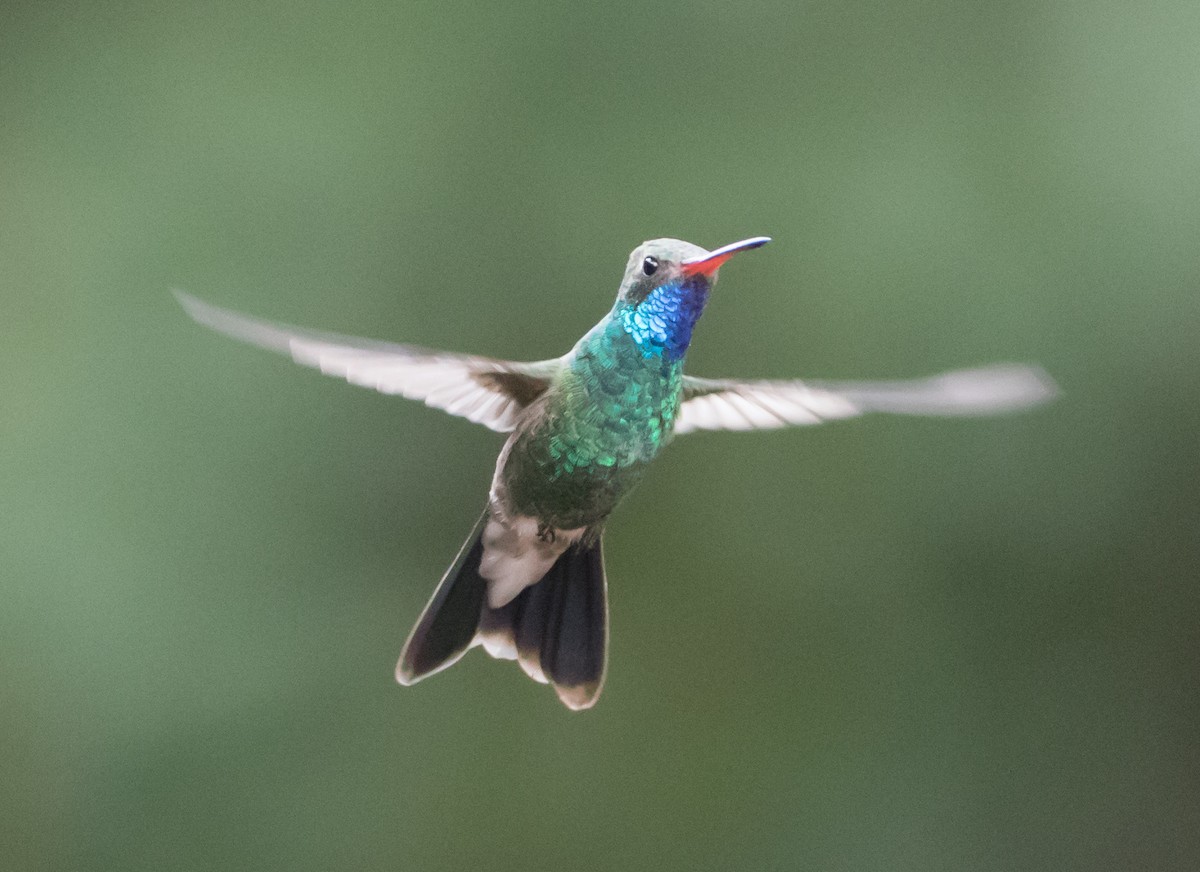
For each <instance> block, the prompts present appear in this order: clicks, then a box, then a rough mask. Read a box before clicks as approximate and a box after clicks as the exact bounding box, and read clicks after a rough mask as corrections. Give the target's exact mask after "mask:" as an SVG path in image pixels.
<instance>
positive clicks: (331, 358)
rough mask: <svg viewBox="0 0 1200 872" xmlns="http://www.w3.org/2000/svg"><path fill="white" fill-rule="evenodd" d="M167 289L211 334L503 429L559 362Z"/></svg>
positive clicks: (510, 424)
mask: <svg viewBox="0 0 1200 872" xmlns="http://www.w3.org/2000/svg"><path fill="white" fill-rule="evenodd" d="M174 294H175V297H176V298H177V299H178V300H179V302H180V303H181V304H182V305H183V308H184V309H185V310H186V311H187V313H188V314H189V315H190V316H191V317H192V318H193V319H194V320H195V321H196V322H197V323H199V324H203V325H204V326H205V327H211V328H212V329H213V330H216V331H217V332H218V333H224V334H225V335H226V336H231V337H233V338H234V339H239V340H241V341H242V342H248V343H249V344H251V345H257V346H259V347H260V348H266V349H269V350H271V351H277V352H280V353H282V354H287V355H290V356H291V358H292V360H294V361H295V362H296V363H300V364H303V365H305V366H311V367H313V368H314V369H319V370H321V372H323V373H325V374H326V375H333V376H339V377H341V378H344V379H345V380H346V381H348V382H350V383H351V384H356V385H361V386H363V387H368V388H374V389H375V390H377V391H380V392H381V393H385V394H399V395H400V396H403V397H407V398H409V399H411V400H423V401H424V402H425V404H426V405H428V406H433V407H435V408H438V409H444V410H445V411H447V412H449V413H450V414H452V415H458V416H460V417H463V418H466V419H467V420H468V421H474V422H475V423H477V424H483V425H485V426H487V427H490V428H491V429H493V430H498V431H500V432H502V433H505V432H508V431H510V430H512V429H513V428H514V427H515V426H516V422H517V416H518V415H519V414H520V412H521V410H522V409H524V408H525V407H526V406H528V405H529V404H530V403H531V402H533V401H534V400H535V399H537V397H538V396H540V395H541V393H542V392H543V391H545V390H546V388H547V386H549V384H550V380H551V379H552V378H553V377H554V374H555V373H556V372H557V371H558V368H559V361H557V360H544V361H539V362H537V363H511V362H509V361H504V360H493V359H491V358H488V357H476V356H473V355H467V354H450V353H448V352H444V351H432V350H430V349H427V348H419V347H417V346H415V345H395V344H392V343H389V342H377V341H375V340H373V339H359V338H357V337H354V336H340V335H338V334H336V333H325V332H321V331H317V330H307V329H305V328H303V327H291V326H289V325H287V324H274V323H271V322H270V321H260V320H259V319H257V318H251V317H249V316H246V315H241V314H238V313H237V312H232V311H230V310H228V309H222V308H220V307H218V306H213V305H211V304H209V303H206V302H204V301H203V300H199V299H197V298H196V297H193V296H191V295H190V294H185V293H184V292H182V291H174Z"/></svg>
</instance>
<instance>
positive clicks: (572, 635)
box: [396, 512, 608, 709]
mask: <svg viewBox="0 0 1200 872" xmlns="http://www.w3.org/2000/svg"><path fill="white" fill-rule="evenodd" d="M487 520H488V515H487V512H484V514H483V517H481V518H480V519H479V523H477V524H476V525H475V529H474V530H472V531H471V535H470V536H469V537H468V538H467V541H466V543H464V544H463V547H462V550H461V551H459V552H458V557H457V558H455V560H454V563H453V564H451V566H450V568H449V569H448V570H446V574H445V575H444V576H442V580H441V582H440V583H439V584H438V586H437V589H436V590H435V591H434V592H433V596H432V597H431V598H430V600H429V604H428V605H426V606H425V611H423V612H422V613H421V617H420V619H418V621H417V625H416V626H415V627H414V628H413V631H412V633H411V634H409V637H408V641H407V642H405V643H404V650H403V651H402V652H401V653H400V662H399V663H397V664H396V680H397V681H399V682H400V683H401V684H416V683H417V682H418V681H420V680H421V679H422V678H424V677H425V676H427V675H432V674H433V673H435V672H439V671H441V670H442V669H445V668H446V667H447V666H449V665H451V664H452V663H454V662H455V661H457V660H458V658H460V657H462V655H463V654H464V653H466V651H467V649H468V648H470V647H471V646H472V645H473V644H476V643H478V642H480V641H482V637H486V638H487V640H488V643H489V645H492V646H493V648H494V649H496V650H506V651H513V652H515V653H516V657H517V659H518V660H519V661H520V663H521V666H522V668H524V670H525V671H526V672H527V673H529V675H531V676H532V677H534V678H536V679H538V680H539V681H544V682H549V683H550V684H552V685H554V690H555V692H557V693H558V698H559V699H561V700H562V701H563V703H564V704H565V705H566V706H567V707H568V708H572V709H586V708H591V707H592V705H593V704H594V703H595V702H596V699H597V697H599V696H600V688H601V687H602V686H603V684H604V667H605V661H606V658H607V649H608V598H607V593H606V590H605V582H604V558H603V555H602V554H601V549H600V540H599V538H596V540H595V541H593V542H591V543H589V544H586V545H585V544H581V543H578V542H577V543H575V544H573V545H571V546H570V547H569V548H567V550H566V551H564V552H563V553H562V555H561V556H559V558H558V560H557V561H556V562H555V564H554V565H553V566H552V567H551V568H550V571H549V572H547V573H546V575H545V576H544V577H543V578H542V580H541V581H539V582H538V583H537V584H534V585H531V586H530V587H527V588H525V589H524V590H523V591H521V592H520V593H519V594H518V595H517V596H516V598H514V599H513V601H512V602H510V603H508V604H507V605H505V606H503V607H501V608H499V609H493V608H489V607H488V606H487V581H486V580H485V579H484V578H483V577H482V576H480V574H479V563H480V560H481V558H482V557H483V543H482V542H481V541H480V538H481V536H482V535H483V529H484V526H485V525H486V524H487ZM508 656H510V657H511V656H512V654H509V655H508Z"/></svg>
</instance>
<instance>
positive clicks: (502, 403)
mask: <svg viewBox="0 0 1200 872" xmlns="http://www.w3.org/2000/svg"><path fill="white" fill-rule="evenodd" d="M769 241H770V240H769V239H768V238H767V237H765V236H756V237H754V238H752V239H745V240H742V241H741V242H735V243H732V244H731V245H725V246H722V247H721V248H717V249H715V250H713V251H706V250H704V249H703V248H700V247H699V246H696V245H692V244H691V243H689V242H684V241H682V240H679V239H654V240H650V241H649V242H644V243H642V244H641V245H640V246H638V247H637V248H636V249H634V251H633V253H632V254H631V255H630V257H629V263H628V265H627V266H626V267H625V277H624V279H623V280H622V281H621V288H620V291H619V292H618V293H617V300H616V303H614V304H613V307H612V309H611V310H610V311H609V312H608V314H607V315H605V316H604V317H603V318H602V319H601V320H600V322H599V323H598V324H597V325H596V326H595V327H593V328H592V329H591V330H589V331H588V332H587V333H586V334H585V335H584V337H583V338H582V339H580V340H579V341H578V342H577V343H575V347H574V348H572V349H571V350H570V351H568V352H567V353H566V354H565V355H563V356H562V357H558V358H554V359H553V360H543V361H538V362H535V363H515V362H510V361H504V360H494V359H491V358H487V357H476V356H473V355H463V354H452V353H449V352H443V351H432V350H429V349H425V348H419V347H417V346H413V345H394V344H391V343H385V342H377V341H374V340H369V339H358V338H355V337H351V336H340V335H337V334H334V333H325V332H319V331H314V330H307V329H303V328H298V327H291V326H288V325H285V324H276V323H271V322H267V321H261V320H258V319H255V318H250V317H247V316H245V315H240V314H238V313H236V312H231V311H228V310H226V309H221V308H218V307H216V306H213V305H210V304H208V303H205V302H203V301H201V300H198V299H196V298H195V297H192V296H190V295H188V294H185V293H182V292H180V291H176V292H175V294H176V296H177V297H178V299H179V301H180V303H182V304H183V307H184V308H185V309H186V310H187V312H188V314H189V315H191V317H192V318H194V319H195V320H196V321H197V322H199V323H201V324H204V325H206V326H208V327H211V328H212V329H214V330H216V331H218V332H220V333H224V334H226V335H227V336H231V337H233V338H235V339H240V340H242V341H244V342H248V343H250V344H252V345H258V346H261V347H263V348H267V349H270V350H273V351H279V352H283V353H285V354H289V355H291V357H292V359H293V360H294V361H296V362H297V363H301V364H304V365H306V366H311V367H314V368H317V369H320V370H321V371H322V372H324V373H326V374H328V375H335V376H340V377H342V378H344V379H346V380H347V381H348V382H351V383H352V384H357V385H362V386H364V387H370V388H374V389H376V390H378V391H381V392H383V393H385V394H400V395H401V396H404V397H408V398H409V399H417V400H423V401H424V402H425V403H426V404H427V405H430V406H434V407H436V408H440V409H444V410H446V411H447V412H449V413H451V414H452V415H459V416H462V417H464V418H466V419H468V420H470V421H474V422H476V423H479V424H483V425H484V426H487V427H490V428H491V429H492V430H497V431H499V432H501V433H508V434H509V436H508V439H507V441H506V442H505V443H504V447H503V448H502V449H501V450H500V457H499V458H498V459H497V461H496V471H495V475H494V476H493V478H492V486H491V490H490V492H489V494H488V501H487V507H486V508H485V509H484V511H483V514H482V515H481V516H480V518H479V521H478V522H477V523H476V524H475V528H474V529H473V530H472V531H471V534H470V535H469V536H468V537H467V541H466V543H465V544H464V545H463V547H462V550H461V551H459V553H458V556H457V557H456V558H455V560H454V562H453V563H452V564H451V565H450V568H449V569H448V570H446V574H445V575H444V576H443V577H442V580H441V582H440V583H439V584H438V586H437V588H436V589H435V590H434V592H433V596H432V598H431V599H430V600H429V603H428V605H426V606H425V610H424V611H423V612H422V613H421V616H420V618H419V619H418V620H417V623H416V626H415V627H414V628H413V631H412V633H411V634H409V637H408V641H407V642H406V643H405V645H404V650H403V652H402V653H401V655H400V661H399V663H398V664H397V665H396V679H397V680H398V681H399V682H400V683H401V684H405V685H408V684H414V683H416V682H417V681H420V680H421V679H422V678H425V677H426V676H428V675H432V674H433V673H435V672H438V671H440V670H442V669H445V668H446V667H447V666H449V665H451V664H452V663H454V662H455V661H457V660H458V659H459V658H460V657H461V656H462V655H463V654H464V653H465V652H466V651H467V649H468V648H471V647H473V646H475V645H482V646H483V647H484V649H485V650H486V651H487V652H488V653H489V654H490V655H492V656H493V657H498V658H505V659H510V660H516V661H517V662H518V663H519V664H520V665H521V668H522V669H524V670H525V672H526V673H527V674H528V675H529V676H530V677H531V678H533V679H535V680H537V681H540V682H543V683H549V684H551V685H552V686H553V687H554V689H555V691H556V692H557V694H558V697H559V699H561V700H562V701H563V703H565V704H566V705H567V706H568V707H569V708H572V709H586V708H590V707H591V706H592V705H593V704H594V703H595V702H596V699H597V698H598V697H599V695H600V689H601V687H602V685H603V684H604V673H605V666H606V663H607V647H608V601H607V586H606V582H605V576H604V560H603V557H602V554H601V543H600V540H601V535H602V533H603V530H604V524H605V521H606V520H607V519H608V516H609V514H610V513H611V512H612V510H613V509H615V508H616V506H617V504H618V503H619V502H620V501H621V499H622V498H623V497H624V496H625V494H627V493H628V492H629V490H630V489H631V488H632V487H633V486H634V485H635V484H636V483H637V482H638V480H639V479H640V478H641V477H642V475H643V473H644V472H645V471H646V468H647V466H648V465H649V464H650V461H652V460H653V459H654V458H655V457H656V456H657V455H658V453H659V452H660V451H661V450H662V448H663V447H664V446H665V445H666V444H667V443H668V442H669V441H670V440H671V439H672V437H674V436H678V435H681V434H683V433H690V432H692V431H693V430H755V429H771V428H776V427H786V426H791V425H803V424H818V423H820V422H822V421H828V420H834V419H839V418H850V417H854V416H856V415H861V414H863V413H865V412H892V413H898V414H910V415H988V414H996V413H1001V412H1009V411H1014V410H1018V409H1023V408H1027V407H1030V406H1033V405H1036V404H1038V403H1041V402H1044V401H1046V400H1048V399H1050V398H1051V397H1052V396H1053V395H1054V393H1055V390H1056V389H1055V386H1054V383H1053V382H1052V381H1051V380H1050V378H1049V377H1048V376H1047V375H1046V374H1045V373H1044V372H1043V371H1042V370H1040V369H1038V368H1037V367H1031V366H1022V365H1017V364H999V365H994V366H988V367H983V368H979V369H968V370H960V371H957V372H950V373H945V374H943V375H937V376H933V377H931V378H925V379H919V380H913V381H876V382H817V381H737V380H726V379H701V378H695V377H693V376H689V375H685V374H684V372H683V364H684V358H685V356H686V354H687V350H688V346H689V345H690V344H691V341H692V331H693V328H695V326H696V322H697V320H699V318H700V315H701V314H702V313H703V312H704V306H705V304H706V303H707V302H708V296H709V293H710V292H711V291H712V288H713V286H714V285H715V284H716V281H717V270H718V269H719V268H720V267H721V265H722V264H724V263H725V262H726V261H727V260H729V259H730V258H731V257H733V256H734V255H735V254H737V253H738V252H741V251H747V250H749V249H753V248H758V247H759V246H762V245H765V244H766V243H767V242H769Z"/></svg>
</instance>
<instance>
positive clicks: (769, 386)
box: [675, 363, 1058, 434]
mask: <svg viewBox="0 0 1200 872" xmlns="http://www.w3.org/2000/svg"><path fill="white" fill-rule="evenodd" d="M1057 393H1058V387H1057V386H1056V385H1055V384H1054V381H1053V379H1051V378H1050V376H1048V375H1047V374H1046V373H1045V372H1044V371H1043V370H1042V369H1040V368H1039V367H1034V366H1026V365H1022V364H1016V363H1001V364H995V365H993V366H984V367H980V368H978V369H962V370H956V371H954V372H947V373H942V374H941V375H935V376H931V377H929V378H921V379H912V380H909V381H872V382H838V381H735V380H731V379H700V378H692V377H691V376H685V377H684V380H683V404H682V405H681V406H680V408H679V417H678V418H677V419H676V421H675V433H676V434H681V433H690V432H691V431H693V430H769V429H774V428H777V427H789V426H798V425H805V424H820V423H822V422H823V421H831V420H837V419H839V418H853V417H856V416H858V415H862V414H865V413H867V412H890V413H893V414H897V415H937V416H956V417H966V416H973V415H998V414H1002V413H1004V412H1015V411H1019V410H1021V409H1026V408H1029V407H1031V406H1036V405H1040V404H1041V403H1044V402H1047V401H1049V400H1051V399H1052V398H1053V397H1054V396H1055V395H1056V394H1057Z"/></svg>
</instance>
